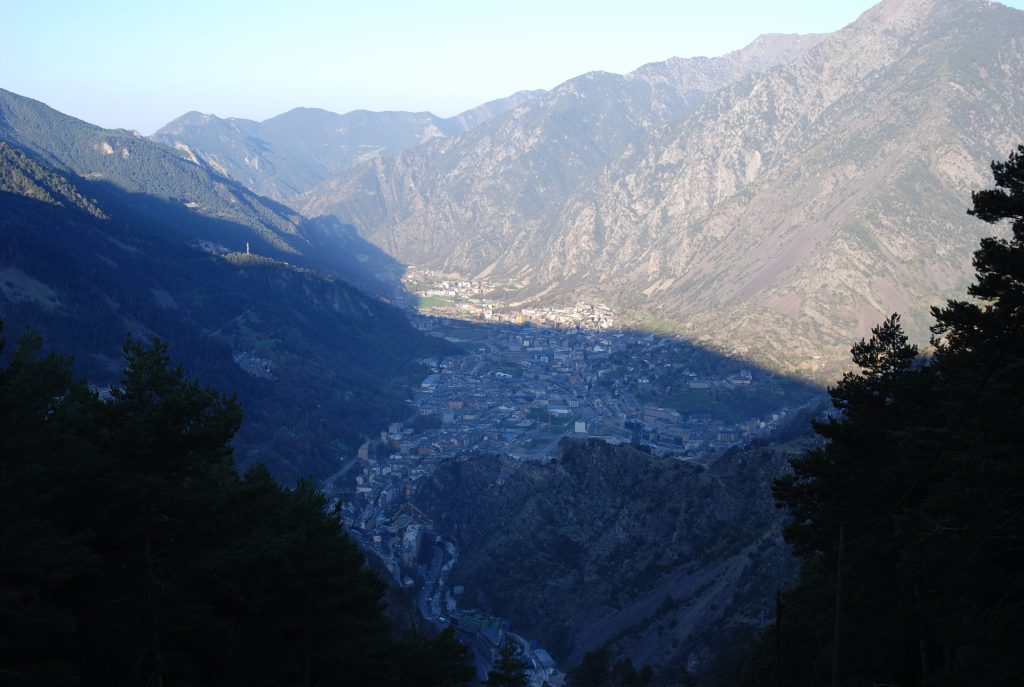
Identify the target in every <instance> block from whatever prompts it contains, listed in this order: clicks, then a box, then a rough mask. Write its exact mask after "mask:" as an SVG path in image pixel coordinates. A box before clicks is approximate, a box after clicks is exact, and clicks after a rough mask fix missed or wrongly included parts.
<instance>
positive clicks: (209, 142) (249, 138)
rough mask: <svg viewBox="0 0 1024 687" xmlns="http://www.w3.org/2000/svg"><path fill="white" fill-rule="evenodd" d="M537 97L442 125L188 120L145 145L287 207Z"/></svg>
mask: <svg viewBox="0 0 1024 687" xmlns="http://www.w3.org/2000/svg"><path fill="white" fill-rule="evenodd" d="M542 93H543V91H520V92H519V93H514V94H513V95H511V96H509V97H507V98H501V99H498V100H494V101H491V102H488V103H485V104H483V105H480V106H479V107H476V108H473V109H472V110H467V111H466V112H463V113H461V114H458V115H456V116H454V117H450V118H447V119H444V118H441V117H437V116H435V115H433V114H431V113H429V112H370V111H368V110H356V111H353V112H348V113H346V114H336V113H334V112H328V111H327V110H321V109H316V108H305V107H300V108H296V109H294V110H290V111H288V112H285V113H284V114H281V115H278V116H276V117H272V118H270V119H267V120H265V121H263V122H254V121H252V120H249V119H239V118H236V117H229V118H227V119H221V118H220V117H216V116H214V115H209V114H201V113H199V112H189V113H187V114H184V115H182V116H181V117H179V118H177V119H175V120H174V121H173V122H170V123H169V124H167V125H166V126H164V127H162V128H161V129H160V130H159V131H157V132H156V133H155V134H153V136H152V137H151V138H152V139H153V140H155V141H160V142H162V143H166V144H168V145H170V146H171V147H173V148H175V149H176V150H178V151H180V152H181V153H182V154H183V155H185V156H186V157H188V158H189V159H192V160H194V161H196V162H199V163H202V164H204V165H206V166H208V167H210V168H211V169H213V170H215V171H216V172H217V173H219V174H222V175H224V176H227V177H230V178H231V179H234V180H236V181H238V182H240V183H242V184H244V185H245V186H247V187H248V188H249V189H251V190H252V191H255V192H256V193H259V194H261V195H264V196H268V197H270V198H274V199H277V200H286V199H288V198H289V197H291V196H293V195H296V194H298V193H302V192H304V191H308V190H309V189H311V188H313V187H314V186H315V185H317V184H318V183H320V182H321V181H324V180H325V179H327V178H329V177H331V176H334V175H336V174H338V173H339V172H341V171H343V170H345V169H347V168H348V167H351V166H352V165H353V164H355V163H357V162H360V161H362V160H368V159H372V158H375V157H378V156H380V155H394V154H396V153H398V152H400V151H402V150H405V149H406V148H411V147H414V146H417V145H420V144H421V143H426V142H428V141H431V140H433V139H435V138H445V137H448V136H455V135H457V134H460V133H462V132H464V131H467V130H469V129H471V128H473V127H474V126H477V125H479V124H481V123H483V122H485V121H487V120H488V119H491V118H493V117H497V116H499V115H501V114H503V113H505V112H507V111H508V110H511V109H514V108H515V107H518V106H519V105H521V104H523V103H525V102H527V101H529V100H531V99H532V98H535V97H537V96H538V95H540V94H542Z"/></svg>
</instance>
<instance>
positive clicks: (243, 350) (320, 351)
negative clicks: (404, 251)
mask: <svg viewBox="0 0 1024 687" xmlns="http://www.w3.org/2000/svg"><path fill="white" fill-rule="evenodd" d="M280 211H287V209H286V208H282V207H281V206H279V205H277V204H276V203H273V202H272V201H268V200H266V199H261V198H259V197H257V196H254V195H253V194H252V193H251V192H249V191H247V190H245V189H243V188H241V187H240V186H238V185H237V184H235V183H234V182H230V181H228V180H226V179H224V178H222V177H219V176H214V175H211V174H210V173H208V172H207V171H206V170H204V169H202V168H200V167H199V166H197V165H195V164H193V163H190V162H187V161H185V160H182V159H181V158H179V157H177V156H176V155H175V154H174V153H172V152H171V151H169V150H167V149H166V147H164V146H162V145H160V144H157V143H153V142H151V141H148V140H146V139H143V138H139V137H136V136H133V135H132V134H130V133H129V132H123V131H109V130H104V129H100V128H98V127H95V126H92V125H90V124H87V123H85V122H81V121H79V120H76V119H73V118H71V117H67V116H66V115H62V114H60V113H59V112H56V111H54V110H51V109H50V108H47V107H46V106H45V105H43V104H41V103H38V102H36V101H32V100H29V99H27V98H21V97H20V96H16V95H14V94H12V93H8V92H0V320H3V321H4V323H5V330H4V335H5V336H6V337H7V338H8V340H9V341H10V340H12V339H14V338H16V337H17V336H19V335H20V333H21V332H22V330H23V328H25V327H30V328H32V329H34V330H36V331H38V332H40V333H41V334H42V335H43V336H44V338H45V340H46V344H47V347H48V348H49V349H50V350H56V351H59V352H61V353H64V354H69V355H73V356H75V359H76V367H77V369H78V372H79V373H80V374H83V375H85V376H87V378H88V379H89V381H90V382H93V383H95V384H99V385H103V384H107V383H110V382H111V381H113V380H115V379H116V378H117V375H118V373H119V370H120V368H121V365H122V361H121V359H120V354H121V347H122V345H123V344H124V341H125V338H126V336H127V335H129V334H131V335H133V336H137V337H143V338H149V337H152V336H159V337H160V338H162V339H164V340H165V341H168V342H170V344H171V353H172V355H173V356H174V358H175V359H176V360H181V361H183V362H185V363H186V365H187V367H188V368H189V372H190V373H191V374H194V375H198V376H201V377H202V378H203V379H204V380H205V382H207V383H212V384H215V385H216V386H218V387H219V388H221V389H223V390H225V391H228V392H233V391H237V393H238V394H239V398H240V400H241V401H242V405H243V407H244V410H245V413H246V421H245V424H244V425H243V427H242V431H241V432H240V434H239V435H238V438H237V441H236V448H237V454H236V455H237V456H238V459H239V460H240V461H241V462H242V463H243V464H248V463H251V462H254V461H261V462H267V463H269V464H270V467H271V468H272V469H273V470H274V472H275V473H276V474H277V475H278V476H280V477H281V478H283V479H284V480H286V481H290V480H293V479H295V478H296V477H299V476H304V475H310V474H314V475H324V474H326V473H328V472H329V471H331V470H334V469H336V467H337V455H338V452H339V451H341V450H343V449H344V447H348V448H350V449H354V448H355V447H356V446H357V445H358V443H359V442H360V441H361V440H362V437H365V436H367V435H373V434H375V433H376V432H377V430H378V429H379V425H380V423H381V422H385V421H386V420H387V419H388V418H389V417H392V418H395V419H401V418H403V417H404V415H405V414H406V413H407V410H406V407H405V403H404V399H405V398H406V396H407V391H408V387H409V386H410V385H412V384H415V383H418V382H419V381H420V379H421V378H422V375H423V372H422V371H421V368H420V367H419V366H418V365H417V364H416V363H415V362H414V361H415V359H417V358H419V357H422V356H423V355H425V354H428V353H430V352H436V351H437V350H439V349H438V346H439V342H437V341H436V340H433V339H426V338H424V337H422V336H421V335H420V334H419V333H418V332H416V331H415V330H413V329H412V327H411V326H410V325H409V324H408V322H407V321H406V318H405V316H404V315H403V314H402V313H401V312H400V311H398V310H397V309H395V308H393V307H391V306H389V305H388V304H386V303H384V302H382V301H381V300H380V299H379V298H375V297H371V296H369V295H367V294H365V293H363V292H362V291H360V290H358V289H356V288H355V287H353V286H351V285H349V284H348V283H346V282H344V281H342V280H341V279H338V278H337V277H335V276H333V275H328V274H324V273H321V272H317V271H313V270H311V269H306V268H303V267H300V266H298V265H300V264H301V263H303V262H310V263H313V262H316V261H315V260H312V259H311V260H308V261H307V259H306V256H305V254H304V252H303V251H312V252H315V248H316V245H315V244H314V243H312V242H311V241H309V240H307V239H306V237H305V233H307V232H308V233H310V234H313V235H315V236H320V237H321V238H322V235H323V234H324V233H326V232H328V231H329V229H327V228H324V227H321V226H315V227H307V225H306V223H304V222H303V221H301V220H300V219H299V218H298V217H297V216H295V215H294V213H290V211H288V212H289V213H290V214H289V215H281V214H279V212H280ZM293 217H294V219H295V221H294V223H293V221H292V218H293ZM317 232H319V234H318V233H317ZM332 240H333V239H332ZM247 241H248V242H249V243H250V244H251V249H252V253H251V254H247V253H246V251H245V244H246V242H247ZM337 253H340V249H339V250H335V254H337ZM284 260H287V262H285V261H284ZM323 260H324V261H325V262H326V261H331V262H333V263H334V264H335V265H336V266H341V267H344V265H343V261H342V260H341V259H340V258H337V257H336V255H335V256H334V257H331V256H327V257H326V258H323ZM353 262H356V263H358V261H357V260H356V259H354V258H353Z"/></svg>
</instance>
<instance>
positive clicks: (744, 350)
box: [299, 0, 1024, 378]
mask: <svg viewBox="0 0 1024 687" xmlns="http://www.w3.org/2000/svg"><path fill="white" fill-rule="evenodd" d="M1022 35H1024V13H1022V12H1020V11H1018V10H1012V9H1009V8H1007V7H1004V6H1002V5H999V4H996V3H989V2H982V1H980V0H966V1H964V0H885V1H884V2H882V3H880V4H879V5H878V6H876V7H875V8H872V9H871V10H869V11H867V12H865V13H864V14H863V15H862V16H861V17H860V18H859V19H858V20H857V21H856V22H854V23H853V24H851V25H850V26H848V27H846V28H844V29H842V30H840V31H838V32H836V33H833V34H830V35H829V36H827V37H826V38H825V39H824V40H822V41H821V42H817V41H816V40H815V41H810V42H809V43H810V44H808V45H806V46H805V47H806V48H807V49H806V50H801V49H800V46H796V47H795V48H794V47H792V46H791V47H790V49H787V50H778V49H772V50H771V51H770V54H771V55H773V56H774V61H773V60H760V61H758V60H749V61H748V64H749V65H750V68H749V69H748V70H747V71H746V72H743V71H742V70H739V71H733V72H730V73H729V74H728V78H722V79H720V80H718V81H708V80H707V79H703V78H702V79H696V78H694V79H693V80H691V81H689V82H687V83H688V84H689V85H688V86H686V88H693V87H694V86H695V84H696V85H698V88H697V90H692V91H684V90H681V89H680V88H678V87H677V88H664V86H665V84H667V83H669V82H673V83H674V82H676V81H677V79H678V77H670V76H668V75H670V74H676V73H682V71H685V70H682V69H681V67H682V64H680V63H676V62H669V63H665V64H663V65H660V66H658V67H656V68H655V67H645V68H642V69H640V70H637V72H634V73H633V74H631V75H627V76H626V77H613V76H611V75H601V74H591V75H585V76H583V77H580V78H578V79H574V80H572V81H570V82H567V83H566V84H563V85H562V86H560V87H559V88H556V89H555V90H554V91H552V92H551V93H549V94H548V95H547V96H545V97H542V98H538V99H537V100H536V101H534V102H532V103H530V104H529V105H528V106H526V107H524V108H520V109H519V110H516V111H514V112H513V113H510V114H508V115H506V116H505V117H502V118H500V119H497V120H493V121H492V122H489V123H488V124H487V125H484V126H481V127H478V128H477V129H474V130H473V131H471V132H469V133H468V134H466V135H463V136H461V137H458V138H456V139H451V140H446V141H441V142H438V143H435V144H431V145H428V146H426V147H421V148H418V149H415V150H412V151H407V152H406V153H404V154H402V155H399V156H397V157H395V158H389V159H381V160H376V161H374V162H372V163H369V164H367V165H362V166H357V167H356V168H354V169H353V170H350V171H349V172H348V173H346V174H345V175H342V176H340V177H338V178H337V179H335V180H332V181H329V182H326V183H325V184H323V185H321V186H320V187H319V188H317V189H316V190H314V191H313V192H311V193H310V194H308V195H307V196H306V197H305V202H304V203H303V204H301V205H300V206H299V207H300V208H301V209H302V210H303V211H304V212H307V213H312V214H316V213H331V214H333V215H334V216H336V217H338V218H340V219H341V220H342V221H345V222H351V223H352V224H354V225H355V226H356V228H357V229H358V230H359V232H360V233H361V234H362V235H363V236H365V237H366V238H368V239H369V240H370V241H372V242H373V243H375V244H376V245H378V246H380V247H382V248H383V249H384V250H386V251H388V252H389V253H391V254H393V255H395V256H396V257H398V258H399V259H400V260H403V261H405V262H411V263H415V264H417V265H423V266H426V267H433V268H440V269H444V270H448V271H452V272H457V273H460V274H462V275H466V276H474V275H487V276H488V277H489V278H491V279H497V280H509V281H511V282H513V283H514V284H516V286H517V290H516V291H515V292H514V294H513V295H512V299H513V300H516V301H529V300H531V299H532V300H535V301H538V302H549V303H557V304H565V303H573V302H576V301H577V300H585V301H591V302H593V301H599V302H608V303H609V304H611V305H613V307H615V308H616V310H617V311H618V313H620V314H621V316H622V317H623V318H626V322H625V324H628V325H633V326H638V327H644V328H649V327H657V328H659V329H666V330H672V331H675V332H677V333H680V334H684V335H686V336H687V337H690V338H692V339H694V340H695V341H697V342H698V343H702V344H706V345H709V346H712V347H715V348H716V349H718V350H723V351H725V352H729V353H732V354H735V355H741V356H745V357H748V358H753V359H755V360H757V361H758V362H760V363H762V364H766V365H769V366H770V367H772V368H773V369H778V370H783V371H788V372H796V371H800V372H802V373H805V374H814V375H816V376H825V377H829V378H831V376H832V374H833V373H834V371H835V370H836V369H837V368H839V367H843V366H845V365H846V364H847V360H846V349H847V346H848V344H849V341H851V340H856V339H857V338H859V337H861V336H863V335H865V334H867V332H868V330H869V328H870V326H871V325H872V324H874V323H876V322H878V321H879V320H881V319H882V318H883V317H884V316H885V315H886V314H888V313H890V312H892V311H894V310H899V311H901V312H904V313H905V314H906V319H905V322H906V323H907V327H908V331H909V332H910V334H911V336H912V337H913V338H915V339H916V340H919V341H923V340H926V338H927V323H928V318H927V305H928V304H930V303H934V302H936V301H939V300H941V299H942V298H945V297H948V296H949V295H951V294H952V293H955V292H956V291H957V290H959V289H961V288H963V286H964V284H965V283H966V280H967V279H968V277H969V274H970V254H971V251H972V250H973V247H974V246H975V245H976V244H977V241H978V238H979V237H980V236H981V235H984V234H985V233H987V229H986V228H985V227H984V226H983V225H981V224H980V223H978V222H976V221H974V220H971V219H970V218H968V217H967V216H966V214H965V209H966V208H965V205H964V200H963V199H964V198H965V197H968V196H969V192H970V190H972V189H976V188H980V187H981V186H982V185H983V184H984V183H985V179H986V178H987V169H988V164H989V162H990V161H991V160H993V159H999V158H1002V157H1003V156H1005V154H1006V151H1007V150H1008V149H1011V148H1012V146H1013V145H1014V144H1016V143H1017V141H1018V140H1019V138H1020V132H1021V131H1024V95H1022V93H1024V92H1022V90H1021V89H1020V88H1019V84H1020V83H1021V82H1022V81H1024V41H1022V39H1021V36H1022ZM754 47H756V46H752V47H751V48H748V49H747V51H748V52H749V51H750V50H752V49H753V48H754ZM690 64H691V66H692V68H693V69H692V72H691V73H695V74H698V73H699V74H704V73H705V72H704V71H703V67H701V66H700V65H699V64H697V63H690ZM771 64H775V65H777V66H775V67H774V68H771V69H768V67H769V66H771ZM757 70H760V72H757ZM755 72H757V73H755ZM700 89H704V90H700ZM684 93H690V94H691V96H685V95H684Z"/></svg>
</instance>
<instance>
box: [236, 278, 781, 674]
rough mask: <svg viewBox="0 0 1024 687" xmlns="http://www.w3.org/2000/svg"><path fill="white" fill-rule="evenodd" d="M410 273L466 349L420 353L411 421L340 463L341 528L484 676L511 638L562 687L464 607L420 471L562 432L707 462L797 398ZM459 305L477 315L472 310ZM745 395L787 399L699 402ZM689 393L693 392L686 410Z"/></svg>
mask: <svg viewBox="0 0 1024 687" xmlns="http://www.w3.org/2000/svg"><path fill="white" fill-rule="evenodd" d="M406 281H407V283H409V284H410V285H414V286H415V287H416V288H417V289H418V293H419V295H420V296H422V297H427V298H446V299H451V301H452V303H453V305H452V306H450V308H451V309H452V312H451V313H450V314H452V315H454V316H455V317H453V318H449V317H437V316H430V317H428V316H424V315H422V314H414V315H413V316H412V320H413V323H414V325H415V326H417V327H418V328H420V329H422V330H425V331H430V332H431V333H433V334H435V335H437V336H442V337H444V338H447V339H449V340H450V341H453V342H457V343H458V344H459V345H460V346H461V347H463V348H464V349H466V350H467V351H468V352H467V354H466V355H462V356H456V357H450V358H437V359H429V360H425V361H423V362H425V363H426V364H427V365H428V366H429V367H430V369H431V371H430V374H429V375H428V376H427V377H426V378H425V379H423V381H422V383H421V384H420V387H419V388H418V389H417V390H416V391H415V392H414V393H413V395H412V397H411V398H410V399H409V404H410V418H411V419H409V420H408V421H407V422H405V423H392V424H391V425H389V426H388V427H387V429H386V430H384V431H382V432H381V434H380V436H379V437H378V438H376V439H375V440H374V441H370V442H366V443H365V444H364V445H363V446H362V447H361V448H360V449H359V451H358V454H357V455H356V456H355V457H354V458H350V459H349V460H347V461H346V462H345V464H344V465H343V467H342V469H341V470H340V471H339V473H338V477H339V479H338V480H337V483H338V484H340V483H341V482H342V480H341V479H340V477H341V476H343V477H344V480H343V481H344V483H345V486H344V487H343V488H339V489H338V490H335V491H341V490H343V491H345V492H346V494H348V496H347V497H346V498H345V503H344V507H343V515H344V519H345V522H346V525H347V526H348V529H349V532H350V533H352V536H353V537H354V538H355V539H356V540H357V541H358V542H360V544H361V545H362V546H363V547H364V548H365V549H366V550H367V551H368V552H370V553H372V554H373V555H375V556H377V557H378V558H379V559H380V560H381V561H382V562H383V564H384V566H385V567H386V568H387V569H388V571H389V572H390V574H391V575H392V576H393V578H394V579H395V580H396V581H397V582H399V583H400V584H402V585H404V586H406V587H409V588H411V589H413V590H414V592H415V593H416V594H417V599H418V605H419V609H420V613H421V614H422V615H423V617H424V618H427V619H428V620H430V621H431V622H432V623H434V624H435V625H437V626H438V627H441V626H445V625H448V624H452V625H453V626H454V627H455V629H456V632H457V635H458V636H459V638H460V639H461V640H462V641H463V642H464V643H466V644H467V645H468V646H470V647H471V648H472V649H473V651H474V655H475V656H476V660H477V670H478V673H479V675H480V676H484V675H486V673H487V671H488V670H489V669H490V665H491V661H493V658H494V656H495V652H496V651H497V649H498V648H499V647H500V646H501V645H502V643H503V642H505V641H512V642H515V643H516V644H517V645H518V646H519V649H520V651H519V653H520V656H521V657H522V659H523V660H524V661H525V662H526V663H527V664H528V666H529V668H530V672H529V674H530V680H531V684H534V685H536V686H537V687H540V685H542V684H543V683H544V682H547V683H548V684H550V685H553V686H555V685H559V684H561V682H562V680H563V679H564V675H562V674H561V673H559V672H558V671H557V668H556V666H555V662H554V660H552V658H551V656H550V655H549V654H548V653H547V652H546V651H544V649H543V648H542V647H540V646H539V645H537V644H536V642H528V641H527V640H525V639H524V638H522V637H519V636H518V635H515V634H514V633H512V632H511V631H510V628H509V626H508V622H507V621H505V620H503V619H501V618H494V617H491V616H487V615H486V614H483V613H480V612H478V611H474V610H465V609H460V608H459V607H458V603H457V599H458V596H459V594H458V592H459V591H460V590H459V588H457V587H456V588H454V589H450V588H449V587H448V584H447V582H448V576H449V573H450V571H451V569H452V567H453V566H454V565H455V563H456V561H457V560H458V555H459V551H458V545H457V542H455V541H451V540H447V539H446V538H445V536H444V535H445V533H438V532H436V531H435V530H434V525H433V523H432V522H431V519H430V517H429V514H426V513H423V512H422V511H420V510H419V509H418V508H416V507H415V506H414V505H413V496H414V494H415V492H416V490H417V488H418V486H419V484H420V483H421V481H422V480H424V479H428V478H429V477H430V476H431V475H432V474H433V472H434V471H435V469H436V468H437V466H438V465H439V463H440V462H441V461H442V460H444V459H445V458H449V457H454V456H458V455H464V454H472V453H499V454H502V455H506V456H510V457H512V458H513V459H520V460H547V459H548V458H550V457H553V456H555V455H556V453H557V450H558V448H557V447H558V443H559V441H560V440H561V439H562V438H563V437H566V436H569V437H580V438H582V437H588V436H593V437H601V438H603V439H605V440H607V441H609V442H612V443H618V442H632V443H644V444H647V445H649V446H652V447H653V448H655V449H657V450H661V451H664V452H667V453H671V454H673V455H676V456H679V457H681V458H684V459H691V458H701V457H703V456H710V455H714V454H716V453H718V452H720V451H722V450H724V449H726V448H728V447H729V446H733V445H736V444H740V443H744V442H747V441H749V440H751V439H753V438H756V437H758V436H762V435H764V434H767V433H768V432H770V431H772V430H773V429H774V428H775V427H776V426H777V424H778V423H779V422H780V421H781V420H782V419H783V418H784V417H785V416H786V414H787V412H789V411H788V409H787V404H788V403H790V399H789V398H788V397H787V396H786V394H785V393H783V392H782V390H781V389H780V387H778V385H777V384H776V382H775V380H774V379H773V378H772V377H771V376H770V375H765V374H761V373H757V374H754V373H752V372H751V371H750V370H748V369H744V368H743V367H742V366H740V365H738V364H733V363H732V362H730V361H727V360H726V361H723V360H722V359H720V357H719V358H715V359H712V358H711V357H710V355H709V354H707V353H702V352H701V351H700V350H699V349H697V348H695V347H693V346H691V345H689V344H687V343H686V342H684V341H680V340H673V339H665V338H659V337H655V336H653V335H649V334H640V333H636V332H629V331H622V330H614V329H613V328H612V327H613V324H614V319H613V314H612V312H611V310H610V309H608V308H607V307H606V306H604V305H599V304H597V305H586V304H579V305H576V306H574V307H572V308H563V309H558V308H524V309H521V310H518V311H515V312H514V313H512V314H508V313H505V314H499V313H498V310H497V308H496V307H494V306H495V304H492V303H489V302H487V301H486V300H485V299H484V296H485V295H486V294H487V293H489V292H490V291H491V290H493V288H494V286H495V285H494V284H490V283H488V282H486V281H482V280H477V281H459V280H446V279H437V278H436V275H434V274H432V273H429V272H426V271H416V270H410V271H409V272H408V273H407V274H406ZM456 301H459V304H458V305H454V303H455V302H456ZM462 306H466V307H468V308H470V309H477V312H475V314H473V316H472V317H469V318H467V317H466V316H465V315H466V313H467V312H469V310H467V309H466V307H462ZM460 308H461V309H460ZM485 313H489V316H485ZM446 314H449V313H446ZM477 315H479V316H478V317H477ZM467 319H468V320H473V319H476V320H480V319H490V320H491V322H489V323H486V324H485V323H482V322H475V323H474V322H472V321H467ZM499 319H505V320H508V321H507V322H505V323H501V322H499V321H497V320H499ZM239 364H242V363H241V362H240V363H239ZM246 364H255V361H248V360H247V361H246ZM743 394H748V395H755V396H757V395H760V396H762V397H768V398H774V399H776V400H777V401H778V403H777V404H776V407H775V408H774V409H773V410H772V411H771V412H769V413H767V414H763V415H761V416H757V417H748V418H743V419H741V420H738V421H737V420H736V419H735V418H736V417H737V416H738V415H739V414H742V413H741V412H732V413H730V414H729V417H728V418H727V417H725V416H723V415H721V414H720V413H716V412H713V408H712V407H708V408H702V407H701V404H700V402H699V400H700V399H701V398H708V399H711V398H713V399H715V402H716V403H717V404H718V406H719V407H722V406H723V405H724V406H728V405H729V403H730V399H735V398H739V397H740V396H741V395H743ZM680 398H682V399H691V400H694V401H697V402H695V403H693V404H692V407H690V408H686V407H685V406H686V404H685V403H679V399H680ZM770 405H771V404H770ZM793 405H795V404H793ZM673 406H675V407H673ZM735 407H742V406H735ZM734 409H735V408H734ZM353 489H354V492H355V493H354V498H353V497H352V491H353ZM328 491H329V492H330V490H328Z"/></svg>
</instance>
